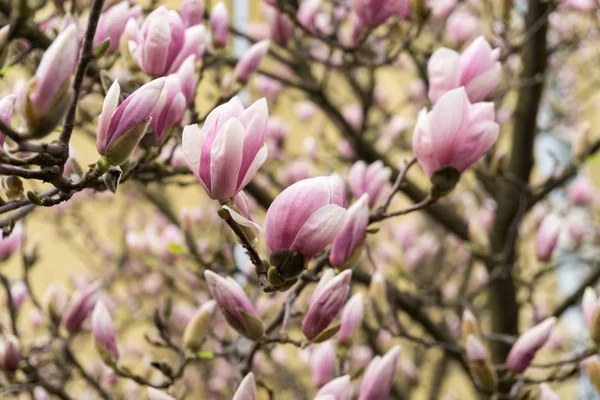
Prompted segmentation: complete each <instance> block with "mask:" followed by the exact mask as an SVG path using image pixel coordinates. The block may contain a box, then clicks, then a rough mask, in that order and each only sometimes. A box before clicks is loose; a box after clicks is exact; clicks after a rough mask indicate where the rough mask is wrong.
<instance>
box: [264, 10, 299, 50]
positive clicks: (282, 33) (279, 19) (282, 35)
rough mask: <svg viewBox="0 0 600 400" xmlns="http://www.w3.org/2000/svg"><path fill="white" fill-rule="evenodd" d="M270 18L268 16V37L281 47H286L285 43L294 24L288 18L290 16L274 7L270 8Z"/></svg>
mask: <svg viewBox="0 0 600 400" xmlns="http://www.w3.org/2000/svg"><path fill="white" fill-rule="evenodd" d="M271 11H273V12H272V13H271V18H270V21H269V22H270V24H269V25H270V28H271V33H270V38H271V40H272V41H273V42H274V43H275V44H277V45H278V46H281V47H286V46H287V43H288V42H289V41H290V39H291V38H292V36H293V34H294V24H293V23H292V21H291V20H290V18H289V17H288V16H287V15H286V14H284V13H282V12H280V11H279V10H278V9H276V8H271Z"/></svg>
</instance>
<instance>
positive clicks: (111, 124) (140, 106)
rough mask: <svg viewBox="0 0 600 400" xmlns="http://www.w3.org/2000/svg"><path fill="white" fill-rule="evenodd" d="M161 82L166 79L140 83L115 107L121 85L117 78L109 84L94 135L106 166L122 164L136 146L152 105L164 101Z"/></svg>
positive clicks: (142, 133) (152, 107)
mask: <svg viewBox="0 0 600 400" xmlns="http://www.w3.org/2000/svg"><path fill="white" fill-rule="evenodd" d="M165 81H166V78H159V79H155V80H153V81H151V82H149V83H147V84H145V85H143V86H142V87H140V88H139V89H137V90H136V91H135V92H133V93H132V94H131V95H129V96H128V97H127V98H126V99H125V100H124V101H123V102H122V103H121V104H120V105H118V107H117V104H118V103H119V97H120V93H121V88H120V86H119V82H118V81H114V82H113V84H112V85H111V87H110V89H109V90H108V92H107V93H106V98H105V99H104V104H103V105H102V113H101V114H100V116H99V117H98V133H97V136H96V148H97V150H98V153H99V154H100V155H102V156H104V157H105V158H106V160H107V161H108V163H109V164H110V165H114V166H118V165H121V164H123V163H125V161H127V160H128V159H129V155H130V154H131V152H132V151H133V150H134V149H135V148H136V147H137V145H138V143H139V142H140V140H141V139H142V137H143V136H144V134H145V133H146V128H147V127H148V125H149V123H150V120H151V113H152V111H153V109H154V107H155V106H156V105H157V104H163V103H164V102H165V101H166V96H167V93H166V91H163V88H164V86H165Z"/></svg>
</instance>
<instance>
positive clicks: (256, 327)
mask: <svg viewBox="0 0 600 400" xmlns="http://www.w3.org/2000/svg"><path fill="white" fill-rule="evenodd" d="M204 277H205V278H206V282H207V283H208V290H209V291H210V294H211V295H212V296H213V298H214V299H215V302H216V303H217V305H218V306H219V309H220V310H221V312H222V313H223V315H224V316H225V319H226V320H227V322H228V323H229V325H230V326H231V327H232V328H233V329H235V330H236V331H237V332H238V333H240V334H241V335H244V336H245V337H247V338H248V339H250V340H258V339H260V338H261V337H262V336H263V333H264V327H263V324H262V322H261V320H260V316H259V315H258V313H257V312H256V309H255V308H254V306H253V305H252V302H251V301H250V299H249V298H248V296H247V295H246V293H244V290H243V289H242V288H241V287H240V285H238V284H237V282H235V281H234V280H233V279H231V278H229V277H228V278H227V279H225V278H222V277H220V276H219V275H217V274H215V273H214V272H212V271H210V270H207V271H205V272H204Z"/></svg>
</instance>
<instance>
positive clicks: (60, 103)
mask: <svg viewBox="0 0 600 400" xmlns="http://www.w3.org/2000/svg"><path fill="white" fill-rule="evenodd" d="M78 54H79V41H78V40H77V27H76V25H75V24H74V23H72V24H70V25H69V26H68V27H67V28H65V29H64V30H63V31H62V32H61V33H60V34H59V35H58V37H57V38H56V39H55V40H54V41H53V42H52V44H51V45H50V47H48V49H47V50H46V51H45V52H44V56H43V57H42V60H41V61H40V65H39V66H38V69H37V71H36V73H35V76H34V77H33V78H32V79H31V80H30V81H29V84H28V87H27V94H26V95H25V98H24V102H25V104H24V108H23V110H24V116H25V120H26V121H27V127H28V129H29V132H30V134H32V135H34V136H36V137H43V136H45V135H47V134H48V133H50V132H51V131H52V130H53V129H54V128H55V127H56V125H58V123H59V122H60V121H61V120H62V118H63V116H64V115H65V113H66V111H67V108H68V107H69V106H70V104H71V100H72V98H73V91H72V89H71V75H72V74H73V71H75V66H76V65H77V57H78Z"/></svg>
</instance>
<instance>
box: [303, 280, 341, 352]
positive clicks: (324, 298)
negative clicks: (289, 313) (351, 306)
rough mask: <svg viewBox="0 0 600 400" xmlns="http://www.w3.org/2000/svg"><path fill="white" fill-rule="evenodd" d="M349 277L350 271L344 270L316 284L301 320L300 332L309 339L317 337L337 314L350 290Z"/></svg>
mask: <svg viewBox="0 0 600 400" xmlns="http://www.w3.org/2000/svg"><path fill="white" fill-rule="evenodd" d="M351 278H352V271H350V270H346V271H344V272H342V273H341V274H339V275H338V276H336V277H335V278H331V279H330V280H328V281H326V283H324V284H322V285H319V286H317V289H316V290H315V293H314V294H313V297H312V299H311V302H310V305H309V306H308V311H307V312H306V315H305V316H304V319H303V320H302V333H304V336H306V337H307V338H308V339H309V340H313V339H318V336H319V334H321V333H322V332H324V331H325V329H326V328H327V327H328V326H329V324H330V323H331V322H332V321H333V319H334V318H335V316H336V315H337V314H338V312H339V311H340V309H341V308H342V306H343V305H344V301H345V300H346V296H347V295H348V291H349V290H350V279H351Z"/></svg>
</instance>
